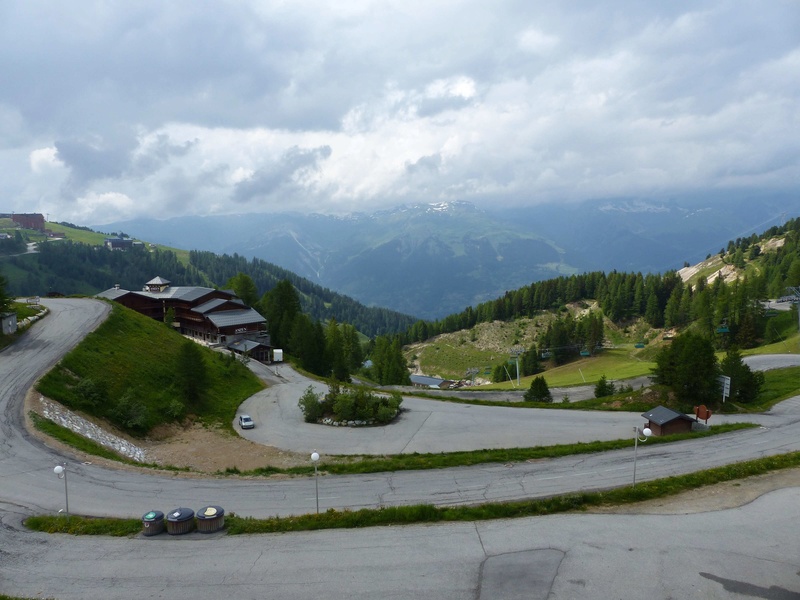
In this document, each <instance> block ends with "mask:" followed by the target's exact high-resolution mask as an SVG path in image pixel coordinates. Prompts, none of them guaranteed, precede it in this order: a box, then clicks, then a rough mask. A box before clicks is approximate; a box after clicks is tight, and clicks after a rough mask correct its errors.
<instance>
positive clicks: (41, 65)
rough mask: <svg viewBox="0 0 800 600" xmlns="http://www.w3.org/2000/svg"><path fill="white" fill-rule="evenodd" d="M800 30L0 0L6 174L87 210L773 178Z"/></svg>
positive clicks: (792, 96)
mask: <svg viewBox="0 0 800 600" xmlns="http://www.w3.org/2000/svg"><path fill="white" fill-rule="evenodd" d="M798 31H800V9H798V7H797V5H796V4H795V3H794V2H792V1H789V0H776V2H774V3H771V4H770V10H763V8H760V7H758V6H755V5H748V4H745V5H742V4H737V5H732V4H730V3H727V2H723V1H722V0H701V1H700V2H684V1H678V2H673V3H667V4H663V3H662V4H657V3H638V2H632V1H625V0H622V1H620V2H616V3H611V4H599V3H590V2H578V3H574V4H571V5H569V6H567V5H563V4H557V3H556V4H554V3H546V2H536V1H534V2H527V3H521V2H516V1H514V0H507V1H501V2H497V3H493V4H491V5H488V4H486V3H481V2H478V1H477V0H441V1H438V2H435V3H431V2H423V1H422V0H404V1H403V2H400V1H399V0H389V1H385V2H384V1H382V2H377V1H371V0H359V1H358V2H348V3H345V4H344V5H342V4H341V3H339V4H336V3H333V4H331V3H325V2H321V1H317V0H310V1H309V2H307V3H262V2H255V1H253V2H237V3H221V4H214V5H205V4H197V3H192V2H188V1H185V0H178V1H176V2H170V3H166V4H165V3H155V2H143V3H127V4H126V3H117V4H113V3H112V4H108V3H104V2H100V1H99V0H98V1H97V2H96V3H92V4H90V5H87V7H86V8H85V10H83V11H80V12H76V11H74V10H72V8H71V7H69V6H67V5H64V4H63V3H57V2H50V1H47V0H46V1H45V2H41V3H22V4H19V5H15V6H14V7H13V8H12V7H10V6H8V7H0V52H2V54H3V56H4V57H5V60H4V61H2V63H0V79H2V81H3V82H4V85H3V86H0V134H1V135H0V185H2V186H3V189H4V191H5V192H6V197H8V198H10V200H9V202H10V203H11V206H9V207H8V208H9V209H10V210H17V211H25V212H29V211H33V210H45V208H46V209H47V210H48V211H49V212H51V213H57V214H60V215H62V218H64V219H66V220H71V221H73V222H77V219H78V217H79V216H81V217H82V216H84V215H86V218H87V219H88V220H89V221H91V222H95V223H97V222H100V220H99V219H100V217H99V215H100V214H103V215H106V216H105V217H103V218H108V219H109V220H116V219H117V218H119V216H117V217H115V216H114V215H113V211H115V210H117V211H120V215H122V214H123V213H124V214H125V216H126V217H127V216H135V215H136V214H155V213H157V214H159V215H163V216H172V215H175V214H181V213H183V212H188V211H191V212H196V213H200V214H216V213H226V212H236V211H241V210H242V208H243V207H246V208H247V209H248V210H285V209H294V210H316V211H320V212H346V211H357V210H361V211H371V210H375V209H378V208H382V207H385V206H388V205H392V204H396V203H402V202H406V201H414V202H417V201H425V200H430V201H441V200H449V199H466V200H472V201H473V202H476V203H478V204H480V203H481V202H491V203H493V204H494V205H497V204H500V203H507V204H520V203H530V202H547V201H564V200H580V199H584V198H588V197H592V198H595V197H601V196H603V195H609V196H640V195H648V194H672V193H674V194H679V193H682V192H684V191H687V190H692V191H698V190H700V191H702V190H703V189H719V188H725V187H731V188H737V189H752V190H754V193H758V192H759V190H770V189H776V188H780V189H786V188H791V187H792V186H794V185H796V181H797V180H798V178H799V177H800V143H799V142H798V141H797V136H796V135H795V134H794V133H793V132H796V131H797V130H798V126H799V125H800V102H798V96H800V80H799V79H798V78H797V76H796V73H797V70H798V66H800V36H798V34H797V32H798ZM53 149H55V150H53ZM10 173H13V174H14V176H13V177H12V176H11V175H9V174H10ZM125 199H127V200H125ZM85 207H91V211H93V213H95V214H96V216H95V217H94V218H92V217H91V216H90V215H89V213H87V212H86V211H87V209H86V208H85Z"/></svg>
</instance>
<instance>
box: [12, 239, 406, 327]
mask: <svg viewBox="0 0 800 600" xmlns="http://www.w3.org/2000/svg"><path fill="white" fill-rule="evenodd" d="M38 247H39V250H38V252H37V253H32V254H23V255H19V256H6V257H4V258H3V259H2V260H0V273H2V274H3V275H4V276H5V277H6V279H7V280H8V293H9V294H10V295H12V296H30V295H37V294H38V295H46V294H48V293H58V294H66V295H71V294H86V295H93V294H96V293H98V292H100V291H102V290H106V289H108V288H110V287H112V286H114V285H115V284H119V285H120V286H121V287H122V288H124V289H131V290H137V289H141V287H142V285H144V283H145V282H147V281H149V280H150V279H152V278H153V277H155V276H161V277H165V278H167V279H169V280H170V281H172V282H173V284H174V285H205V286H210V287H223V286H225V285H226V284H227V282H228V281H229V280H230V279H231V278H232V277H234V276H235V275H237V274H238V273H245V274H247V275H249V276H250V277H251V278H252V279H253V281H254V282H255V283H256V287H257V292H258V295H259V297H261V296H262V295H263V294H265V293H266V292H268V291H270V290H271V289H273V288H274V287H275V286H276V284H277V283H278V282H279V281H282V280H285V279H288V280H290V281H291V282H292V283H293V284H294V286H295V287H296V288H297V290H298V291H299V293H300V300H301V307H302V310H303V312H304V313H306V314H308V315H309V316H310V317H311V318H312V319H313V320H320V321H327V320H329V319H331V318H334V319H336V320H337V321H338V322H340V323H350V324H351V325H353V326H355V327H356V328H357V329H358V330H359V331H360V332H362V333H363V334H364V335H366V336H368V337H375V336H378V335H386V334H394V333H397V332H401V331H404V330H405V329H407V328H408V327H410V325H411V324H412V323H413V322H414V319H413V317H410V316H408V315H403V314H400V313H397V312H394V311H391V310H388V309H383V308H371V307H366V306H364V305H363V304H360V303H359V302H356V301H355V300H353V299H352V298H349V297H347V296H343V295H341V294H338V293H336V292H332V291H331V290H328V289H326V288H322V287H320V286H318V285H316V284H313V283H311V282H310V281H308V280H306V279H303V278H302V277H299V276H297V275H295V274H294V273H291V272H290V271H286V270H285V269H282V268H280V267H277V266H275V265H272V264H270V263H268V262H266V261H263V260H258V259H255V260H253V261H247V260H245V259H244V258H243V257H240V256H237V255H234V256H227V255H226V256H218V255H215V254H213V253H211V252H192V253H191V254H190V258H189V264H184V263H183V262H181V261H180V260H179V259H178V256H177V255H176V254H175V252H173V251H172V250H168V249H162V248H155V249H150V250H148V249H146V248H134V249H131V250H129V251H125V252H118V251H115V252H112V251H109V250H107V249H105V248H104V247H102V246H95V245H89V244H83V243H78V242H73V241H71V240H60V241H56V242H45V243H40V244H39V245H38Z"/></svg>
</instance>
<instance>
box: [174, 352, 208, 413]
mask: <svg viewBox="0 0 800 600" xmlns="http://www.w3.org/2000/svg"><path fill="white" fill-rule="evenodd" d="M175 380H176V382H177V384H178V389H179V390H181V393H182V395H183V400H184V403H185V404H186V406H187V408H188V409H189V410H191V408H192V407H194V406H197V405H198V404H200V403H202V402H203V400H204V398H205V390H206V385H207V383H208V372H207V371H206V363H205V360H204V359H203V351H202V349H201V348H200V346H198V345H197V343H195V342H192V341H191V340H186V341H185V342H183V344H182V345H181V349H180V351H179V353H178V358H177V364H176V366H175Z"/></svg>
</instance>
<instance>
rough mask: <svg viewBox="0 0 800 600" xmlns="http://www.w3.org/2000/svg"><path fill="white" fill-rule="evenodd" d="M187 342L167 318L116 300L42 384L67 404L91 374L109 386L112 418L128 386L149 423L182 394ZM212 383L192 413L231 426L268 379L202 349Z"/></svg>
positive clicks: (75, 401) (102, 411) (104, 412)
mask: <svg viewBox="0 0 800 600" xmlns="http://www.w3.org/2000/svg"><path fill="white" fill-rule="evenodd" d="M185 342H186V340H185V338H183V337H182V336H181V335H179V334H178V333H176V332H174V331H172V330H170V329H169V328H167V327H166V326H165V325H164V324H163V323H160V322H158V321H155V320H153V319H149V318H147V317H144V316H142V315H140V314H138V313H136V312H135V311H132V310H129V309H127V308H125V307H123V306H120V305H117V304H114V305H113V308H112V311H111V314H110V315H109V318H108V319H107V320H106V321H105V322H104V323H103V324H102V325H101V326H100V327H99V328H98V329H97V330H95V331H94V332H92V333H90V334H89V335H88V336H87V337H86V338H85V339H84V341H83V342H81V344H80V345H79V346H78V347H77V348H75V349H74V350H73V351H72V352H70V353H69V354H67V355H66V356H65V357H64V359H63V360H62V361H61V362H60V363H59V364H58V365H56V367H55V368H54V369H53V370H52V371H50V372H49V373H48V374H47V375H45V377H43V378H42V379H41V380H40V382H39V384H38V389H39V391H41V392H42V393H43V394H45V395H47V396H48V397H50V398H53V399H54V400H58V401H59V402H62V403H64V404H65V405H67V406H71V407H75V406H79V405H80V404H81V400H82V399H81V398H79V397H76V394H75V391H74V386H75V384H76V383H77V382H78V381H79V380H81V379H91V380H93V381H95V382H96V383H100V384H101V385H102V386H103V387H105V389H106V390H107V397H108V402H107V403H106V404H107V405H106V406H101V407H98V409H97V411H96V412H97V413H99V414H98V416H104V417H109V416H110V414H109V413H110V412H111V411H110V410H109V407H110V405H113V404H114V403H115V402H116V401H117V400H118V399H119V398H121V397H122V396H123V395H125V394H126V393H127V392H129V391H131V390H132V391H133V392H134V395H135V397H136V399H137V400H140V401H141V402H143V403H144V404H145V406H146V407H147V411H148V415H149V417H148V424H149V426H150V427H153V426H156V425H158V424H159V423H160V422H162V421H163V420H164V419H165V416H164V413H163V409H164V407H165V406H167V404H168V403H169V401H170V400H173V399H175V398H176V397H179V394H180V390H176V389H175V388H174V380H175V377H174V371H175V367H176V364H177V356H178V352H179V349H180V347H181V345H182V344H184V343H185ZM202 350H203V359H204V362H205V366H206V372H207V373H208V375H209V386H208V388H207V391H206V398H205V401H204V402H203V403H202V404H201V405H200V406H196V407H191V408H190V409H189V412H191V413H194V414H196V415H197V416H198V417H199V418H201V419H202V420H203V421H204V422H208V423H220V424H222V425H223V426H230V425H229V424H230V422H231V421H232V420H233V417H234V415H235V412H236V408H237V407H238V405H239V404H240V403H241V402H242V401H243V400H244V399H245V398H247V397H249V396H251V395H252V394H254V393H255V392H257V391H258V390H260V389H262V387H263V384H262V383H261V382H260V381H259V380H258V379H257V378H256V377H255V376H254V375H253V374H252V373H251V372H250V371H249V370H248V369H247V368H246V367H244V366H243V365H242V364H241V363H239V362H236V361H232V360H231V359H230V358H229V356H227V355H224V354H220V353H217V352H213V351H211V350H207V349H205V348H202Z"/></svg>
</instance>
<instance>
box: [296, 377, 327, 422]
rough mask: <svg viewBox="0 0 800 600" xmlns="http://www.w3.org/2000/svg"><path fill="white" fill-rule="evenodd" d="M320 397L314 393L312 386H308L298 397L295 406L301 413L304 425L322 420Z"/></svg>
mask: <svg viewBox="0 0 800 600" xmlns="http://www.w3.org/2000/svg"><path fill="white" fill-rule="evenodd" d="M319 400H320V395H319V394H317V393H316V392H314V388H313V386H310V385H309V386H308V387H307V388H306V391H305V392H304V393H303V395H302V396H300V400H298V402H297V404H298V406H299V407H300V410H301V411H303V415H304V417H305V422H306V423H316V422H317V421H319V420H320V419H321V418H322V404H321V403H320V401H319Z"/></svg>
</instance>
